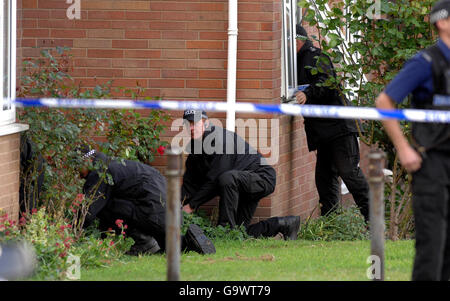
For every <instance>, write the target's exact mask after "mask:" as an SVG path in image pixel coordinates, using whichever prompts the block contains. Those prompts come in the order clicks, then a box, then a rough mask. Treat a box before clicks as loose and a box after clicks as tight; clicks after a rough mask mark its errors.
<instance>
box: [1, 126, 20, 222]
mask: <svg viewBox="0 0 450 301" xmlns="http://www.w3.org/2000/svg"><path fill="white" fill-rule="evenodd" d="M19 148H20V136H19V134H12V135H6V136H0V179H1V181H0V211H3V212H6V213H8V215H9V216H10V217H11V218H12V219H14V220H17V219H18V216H19V170H20V154H19Z"/></svg>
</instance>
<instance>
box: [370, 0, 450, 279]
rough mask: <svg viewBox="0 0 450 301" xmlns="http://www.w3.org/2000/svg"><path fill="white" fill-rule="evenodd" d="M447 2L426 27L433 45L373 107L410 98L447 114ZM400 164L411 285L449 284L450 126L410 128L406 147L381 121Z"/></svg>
mask: <svg viewBox="0 0 450 301" xmlns="http://www.w3.org/2000/svg"><path fill="white" fill-rule="evenodd" d="M449 17H450V0H442V1H439V2H437V3H436V4H435V5H434V6H433V8H432V10H431V15H430V22H431V23H432V24H433V25H434V26H435V28H436V29H437V31H438V34H439V37H440V39H439V40H438V42H437V43H436V44H435V45H433V46H431V47H429V48H427V49H425V50H424V51H421V52H419V53H418V54H417V55H416V56H414V57H413V58H412V59H411V60H409V61H408V62H407V63H406V64H405V66H404V67H403V69H402V70H401V71H400V73H399V74H398V75H397V76H396V77H395V78H394V79H393V80H392V82H391V83H389V85H388V86H387V87H386V89H385V90H384V92H383V93H381V94H380V95H379V96H378V98H377V101H376V106H377V107H378V108H380V109H393V108H394V104H395V103H401V102H402V101H403V100H404V99H405V98H406V97H407V96H408V95H409V94H410V93H412V96H413V99H412V103H411V104H412V107H413V108H416V109H427V110H449V109H450V18H449ZM383 125H384V127H385V129H386V132H387V133H388V135H389V137H390V138H391V140H392V142H393V144H394V146H395V148H396V150H397V153H398V156H399V159H400V162H401V164H402V165H403V166H404V167H405V169H406V170H407V171H408V172H410V173H412V174H413V179H412V193H413V211H414V219H415V231H416V244H415V247H416V255H415V261H414V269H413V274H412V280H445V281H447V280H449V279H450V203H449V202H450V186H449V185H450V126H449V124H438V123H414V124H413V129H412V134H413V139H412V142H411V144H410V143H409V142H408V140H407V139H406V138H405V136H404V135H403V133H402V131H401V128H400V126H399V122H398V121H397V120H386V121H383Z"/></svg>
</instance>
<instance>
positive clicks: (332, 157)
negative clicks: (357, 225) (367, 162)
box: [297, 25, 369, 221]
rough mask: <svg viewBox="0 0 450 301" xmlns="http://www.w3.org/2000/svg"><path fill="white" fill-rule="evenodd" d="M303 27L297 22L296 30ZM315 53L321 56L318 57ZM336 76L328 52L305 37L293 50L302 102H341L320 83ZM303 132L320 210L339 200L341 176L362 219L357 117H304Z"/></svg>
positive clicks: (365, 203)
mask: <svg viewBox="0 0 450 301" xmlns="http://www.w3.org/2000/svg"><path fill="white" fill-rule="evenodd" d="M298 32H303V33H304V34H303V36H305V35H306V31H305V30H304V29H303V27H301V26H300V25H298V26H297V33H298ZM317 57H322V59H321V60H320V61H318V58H317ZM318 62H320V63H319V64H320V67H321V69H322V70H321V71H322V72H318V73H317V74H312V73H311V67H316V66H317V64H318ZM330 76H331V77H336V74H335V71H334V68H333V65H332V63H331V61H330V59H329V57H328V56H326V55H324V54H322V52H321V50H320V49H318V48H316V47H314V46H313V45H312V43H311V41H309V40H307V41H306V42H305V44H304V45H303V47H302V48H301V49H300V50H299V51H298V53H297V80H298V85H304V84H308V85H309V86H308V88H306V90H305V91H304V93H305V95H306V104H308V105H328V106H344V105H349V103H348V100H347V99H346V98H344V97H342V96H341V95H339V92H338V91H337V90H336V89H330V88H328V87H324V86H320V83H324V82H325V81H326V80H327V79H328V77H330ZM304 122H305V132H306V138H307V143H308V149H309V151H314V150H317V161H316V174H315V180H316V187H317V192H318V193H319V203H320V204H321V205H322V208H321V214H322V215H325V214H327V213H329V212H331V211H333V210H335V209H336V208H337V205H338V204H339V194H340V186H339V181H338V177H341V179H342V180H343V182H344V183H345V185H346V186H347V188H348V190H349V191H350V193H351V194H352V196H353V198H354V200H355V203H356V205H357V206H358V207H359V209H360V211H361V214H362V215H363V216H364V218H365V220H366V221H368V219H369V185H368V183H367V181H366V179H365V177H364V174H363V173H362V171H361V169H360V168H359V161H360V152H359V145H358V140H357V136H358V127H357V124H359V121H355V120H349V119H334V118H310V117H305V118H304Z"/></svg>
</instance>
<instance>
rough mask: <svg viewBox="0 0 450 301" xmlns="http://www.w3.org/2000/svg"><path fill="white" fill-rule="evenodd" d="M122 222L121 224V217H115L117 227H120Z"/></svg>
mask: <svg viewBox="0 0 450 301" xmlns="http://www.w3.org/2000/svg"><path fill="white" fill-rule="evenodd" d="M122 224H123V220H122V219H117V220H116V225H117V227H119V228H122Z"/></svg>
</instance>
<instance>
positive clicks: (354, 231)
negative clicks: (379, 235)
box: [298, 207, 369, 241]
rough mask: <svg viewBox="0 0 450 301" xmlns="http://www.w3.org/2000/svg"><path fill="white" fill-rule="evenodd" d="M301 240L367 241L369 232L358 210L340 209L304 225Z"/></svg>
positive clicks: (300, 232)
mask: <svg viewBox="0 0 450 301" xmlns="http://www.w3.org/2000/svg"><path fill="white" fill-rule="evenodd" d="M298 236H299V238H300V239H305V240H323V241H331V240H365V239H369V231H368V229H367V225H366V223H365V221H364V217H363V216H362V215H361V214H360V213H359V210H358V208H356V207H349V208H342V207H340V208H338V209H337V210H336V211H335V212H332V213H330V214H329V215H326V216H321V217H319V218H317V219H311V218H309V219H308V220H306V222H304V223H302V225H301V227H300V230H299V235H298Z"/></svg>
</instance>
